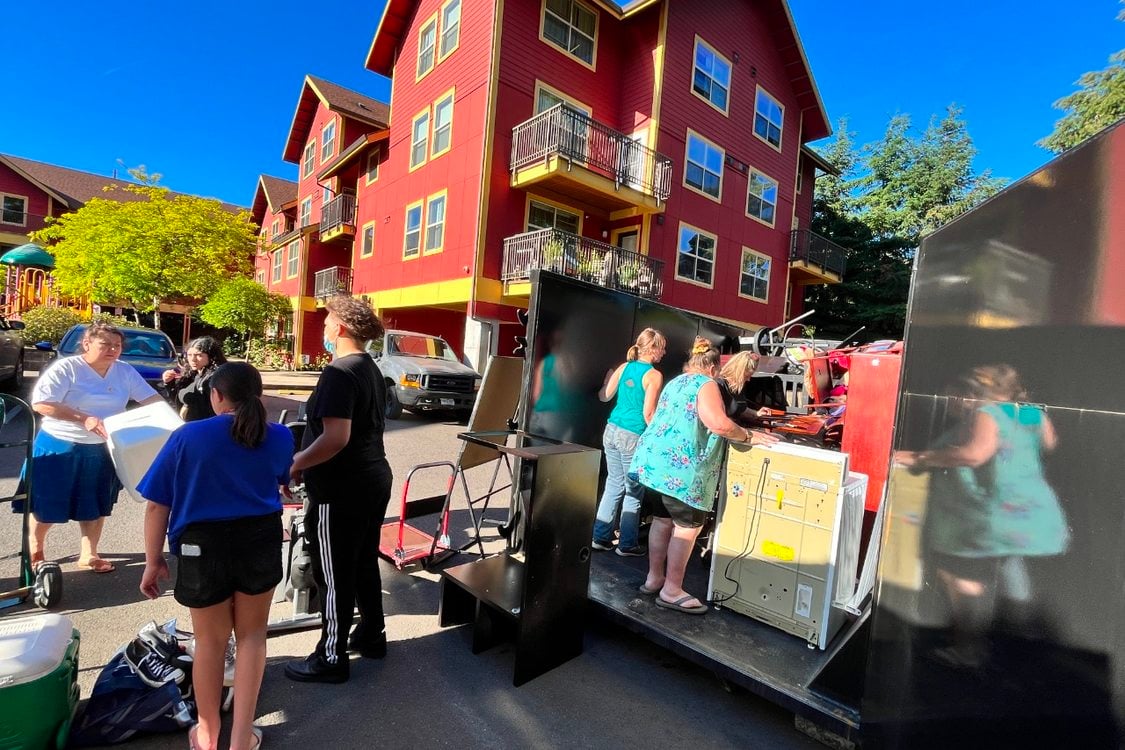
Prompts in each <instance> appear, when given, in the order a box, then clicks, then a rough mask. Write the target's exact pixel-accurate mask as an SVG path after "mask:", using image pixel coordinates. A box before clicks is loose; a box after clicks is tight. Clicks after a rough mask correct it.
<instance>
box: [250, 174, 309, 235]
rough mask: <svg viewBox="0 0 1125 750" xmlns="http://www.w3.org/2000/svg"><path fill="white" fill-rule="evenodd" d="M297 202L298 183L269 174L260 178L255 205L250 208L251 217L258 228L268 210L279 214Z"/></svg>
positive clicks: (255, 194) (255, 192) (255, 195)
mask: <svg viewBox="0 0 1125 750" xmlns="http://www.w3.org/2000/svg"><path fill="white" fill-rule="evenodd" d="M296 202H297V183H295V182H293V180H286V179H284V178H282V177H271V176H270V175H268V174H263V175H259V176H258V188H257V189H256V190H255V191H254V203H253V204H252V205H251V206H250V217H251V218H252V219H253V220H254V223H255V224H257V225H258V226H261V225H262V219H264V218H265V216H266V211H267V209H268V210H269V211H270V212H271V213H279V212H280V211H282V210H283V209H284V208H285V207H286V206H288V205H289V204H291V203H296Z"/></svg>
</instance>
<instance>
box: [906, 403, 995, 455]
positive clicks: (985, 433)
mask: <svg viewBox="0 0 1125 750" xmlns="http://www.w3.org/2000/svg"><path fill="white" fill-rule="evenodd" d="M999 448H1000V428H999V427H998V426H997V424H996V420H994V419H993V418H992V417H990V416H989V415H987V414H985V413H984V412H982V411H977V412H976V413H975V414H974V415H973V423H972V427H971V432H970V434H969V439H968V440H967V441H966V442H965V443H964V444H963V445H953V446H950V447H948V448H939V449H937V450H933V451H922V452H921V453H917V454H915V456H914V458H913V460H910V459H909V458H908V460H907V462H905V465H907V466H911V465H917V466H921V467H925V468H934V469H940V468H948V467H953V466H969V467H971V468H974V469H975V468H977V467H978V466H983V465H984V464H986V463H988V461H989V460H991V459H992V457H993V456H995V455H996V451H997V450H999ZM898 460H899V463H904V462H903V461H902V460H901V459H898Z"/></svg>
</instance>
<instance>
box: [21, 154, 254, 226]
mask: <svg viewBox="0 0 1125 750" xmlns="http://www.w3.org/2000/svg"><path fill="white" fill-rule="evenodd" d="M0 164H5V165H7V166H8V167H10V168H11V169H12V170H13V171H14V172H16V174H18V175H20V176H21V177H23V178H24V179H25V180H27V181H28V182H30V183H32V184H33V185H35V186H36V187H38V188H39V189H40V190H42V191H43V192H45V193H46V194H47V195H49V196H51V197H52V198H54V199H55V200H57V201H58V202H59V203H61V204H63V205H64V206H66V208H68V209H70V210H71V211H73V210H75V209H78V208H81V207H82V204H84V203H86V202H87V201H89V200H90V199H91V198H111V199H112V200H115V201H142V200H145V197H144V196H143V195H137V194H136V193H131V192H129V191H127V190H114V191H112V192H109V193H107V192H106V191H105V190H104V188H105V187H106V186H107V185H112V186H114V187H117V188H124V187H127V186H129V185H136V184H137V183H135V182H130V181H129V180H119V179H116V178H114V177H103V176H102V175H99V174H94V173H92V172H82V171H80V170H77V169H71V168H70V167H57V166H55V165H54V164H46V163H44V162H41V161H32V160H31V159H24V158H21V157H18V156H9V155H8V154H0ZM172 195H185V193H172ZM220 203H222V205H223V208H224V209H225V210H227V211H230V212H231V213H237V212H238V211H241V210H242V206H236V205H234V204H233V203H224V202H222V201H220Z"/></svg>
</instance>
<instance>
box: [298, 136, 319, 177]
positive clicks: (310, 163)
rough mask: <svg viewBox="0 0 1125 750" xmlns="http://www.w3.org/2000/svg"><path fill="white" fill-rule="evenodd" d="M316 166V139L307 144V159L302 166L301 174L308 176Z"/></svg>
mask: <svg viewBox="0 0 1125 750" xmlns="http://www.w3.org/2000/svg"><path fill="white" fill-rule="evenodd" d="M315 166H316V139H315V138H313V139H312V140H311V141H309V142H308V143H307V144H305V159H304V162H303V164H302V166H301V176H302V177H308V176H309V175H310V174H312V171H313V167H315Z"/></svg>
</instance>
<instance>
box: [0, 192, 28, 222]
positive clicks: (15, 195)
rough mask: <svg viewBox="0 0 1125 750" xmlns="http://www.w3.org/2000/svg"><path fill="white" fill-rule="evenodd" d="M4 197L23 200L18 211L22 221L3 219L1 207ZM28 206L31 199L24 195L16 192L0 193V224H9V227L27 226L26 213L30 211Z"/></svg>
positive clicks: (2, 206)
mask: <svg viewBox="0 0 1125 750" xmlns="http://www.w3.org/2000/svg"><path fill="white" fill-rule="evenodd" d="M5 198H19V199H20V200H22V201H23V211H21V212H20V215H21V216H22V217H23V221H4V212H3V208H4V199H5ZM30 206H31V201H30V200H29V199H28V197H27V196H26V195H20V194H18V193H0V224H4V225H5V226H9V227H26V226H27V217H28V214H29V213H30V211H29V210H28V208H29V207H30Z"/></svg>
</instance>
